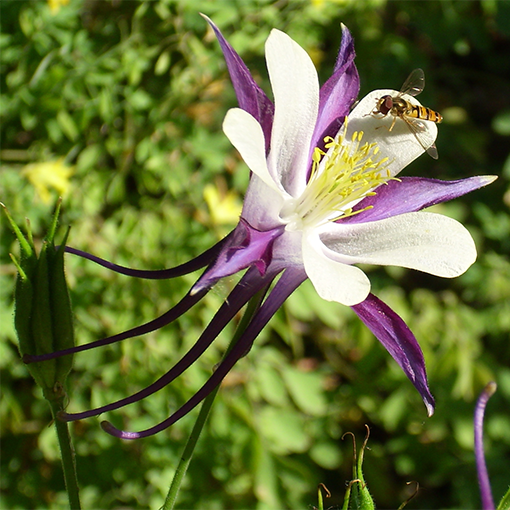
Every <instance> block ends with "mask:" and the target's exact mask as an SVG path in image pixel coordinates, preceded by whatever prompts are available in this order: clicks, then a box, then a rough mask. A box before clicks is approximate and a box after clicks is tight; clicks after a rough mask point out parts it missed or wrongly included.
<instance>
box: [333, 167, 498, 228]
mask: <svg viewBox="0 0 510 510" xmlns="http://www.w3.org/2000/svg"><path fill="white" fill-rule="evenodd" d="M493 180H494V178H493V177H490V176H478V177H469V178H467V179H460V180H458V181H440V180H439V179H427V178H424V177H399V178H398V179H397V180H391V181H388V182H387V183H386V184H382V185H381V186H379V187H378V188H377V189H376V191H375V192H376V194H375V195H373V196H370V197H367V198H365V199H364V200H362V201H361V202H359V203H358V204H356V206H355V207H353V211H359V210H360V209H363V208H365V207H371V208H370V209H367V210H366V211H363V212H361V213H359V214H355V215H354V216H349V217H348V218H345V219H342V220H340V221H339V222H341V223H365V222H367V221H377V220H383V219H385V218H389V217H391V216H396V215H397V214H404V213H409V212H415V211H421V210H422V209H424V208H425V207H430V206H432V205H435V204H439V203H441V202H446V201H447V200H452V199H454V198H457V197H460V196H462V195H465V194H466V193H469V192H471V191H474V190H476V189H479V188H482V187H483V186H487V184H490V183H491V182H492V181H493Z"/></svg>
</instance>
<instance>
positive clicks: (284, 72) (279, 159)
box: [266, 30, 319, 197]
mask: <svg viewBox="0 0 510 510" xmlns="http://www.w3.org/2000/svg"><path fill="white" fill-rule="evenodd" d="M266 61H267V68H268V71H269V78H270V80H271V86H272V89H273V95H274V102H275V114H274V121H273V130H272V133H271V150H270V153H269V161H268V165H269V168H270V171H271V172H272V173H273V175H275V176H277V178H278V180H279V181H280V182H281V184H282V186H283V187H284V189H285V190H286V191H287V192H288V193H289V194H290V195H292V196H294V197H295V196H298V195H299V194H300V193H301V192H302V190H303V188H304V187H305V185H306V182H305V181H306V172H307V169H308V166H309V161H308V155H309V152H310V144H311V140H312V135H313V131H314V128H315V122H316V120H317V113H318V105H319V79H318V77H317V72H316V70H315V67H314V65H313V63H312V61H311V59H310V57H309V56H308V54H307V53H306V52H305V51H304V50H303V48H301V46H299V45H298V44H297V43H296V42H294V41H293V40H292V39H291V38H290V37H289V36H288V35H286V34H284V33H283V32H280V31H279V30H272V31H271V34H270V36H269V38H268V39H267V41H266Z"/></svg>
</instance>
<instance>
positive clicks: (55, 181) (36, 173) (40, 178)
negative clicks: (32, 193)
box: [21, 158, 74, 204]
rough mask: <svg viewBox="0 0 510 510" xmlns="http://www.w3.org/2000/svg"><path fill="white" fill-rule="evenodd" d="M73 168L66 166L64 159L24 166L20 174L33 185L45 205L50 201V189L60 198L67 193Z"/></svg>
mask: <svg viewBox="0 0 510 510" xmlns="http://www.w3.org/2000/svg"><path fill="white" fill-rule="evenodd" d="M73 171H74V167H72V166H67V165H66V164H65V163H64V158H59V159H57V160H54V161H46V162H44V163H30V164H29V165H25V166H24V167H23V170H22V171H21V173H22V174H23V175H24V176H25V177H26V178H27V179H28V180H29V181H30V182H31V183H32V184H33V186H34V187H35V189H36V191H37V193H38V195H39V197H40V198H41V200H42V201H43V202H44V203H45V204H47V203H48V202H49V201H50V200H51V193H50V188H53V189H55V190H56V191H57V192H58V194H59V195H60V196H63V195H65V194H66V193H67V191H68V189H69V186H70V184H71V183H70V182H69V178H70V177H71V175H72V173H73Z"/></svg>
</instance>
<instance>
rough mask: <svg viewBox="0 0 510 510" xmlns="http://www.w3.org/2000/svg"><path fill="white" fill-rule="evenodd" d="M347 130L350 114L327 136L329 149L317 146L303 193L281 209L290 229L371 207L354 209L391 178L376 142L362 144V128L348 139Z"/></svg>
mask: <svg viewBox="0 0 510 510" xmlns="http://www.w3.org/2000/svg"><path fill="white" fill-rule="evenodd" d="M346 130H347V118H346V119H345V123H344V127H343V129H342V130H341V131H340V132H339V134H338V135H337V137H336V138H331V137H330V136H328V137H326V138H325V139H324V142H325V149H326V151H327V152H325V151H323V150H321V149H319V148H318V147H316V148H315V150H314V153H313V155H312V171H311V174H310V179H309V180H308V183H307V185H306V188H305V189H304V191H303V193H302V194H301V196H300V197H298V198H292V199H290V200H288V201H287V202H286V203H285V205H284V206H283V208H282V210H281V212H280V218H281V219H282V220H283V221H284V222H286V223H287V226H286V229H287V230H290V231H295V230H303V229H306V228H308V227H318V226H321V225H323V224H325V223H327V222H329V221H336V220H338V219H340V218H345V217H347V216H353V215H354V214H358V213H360V212H362V211H364V210H366V209H369V208H370V206H369V207H366V208H364V209H359V210H357V211H353V210H352V208H353V207H354V206H355V205H356V204H357V203H358V202H359V201H360V200H361V199H363V198H365V197H367V196H371V195H375V192H374V191H372V190H373V189H374V188H376V187H377V186H379V185H380V184H384V183H386V182H388V181H389V180H390V179H392V177H391V175H390V173H389V170H388V166H387V162H388V158H379V157H378V156H377V154H378V152H379V147H378V146H377V143H375V142H374V143H370V144H369V143H364V144H363V145H362V144H361V140H362V138H363V131H359V132H358V131H356V132H354V133H353V135H352V138H351V140H350V141H346V140H345V134H346Z"/></svg>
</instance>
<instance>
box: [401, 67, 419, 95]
mask: <svg viewBox="0 0 510 510" xmlns="http://www.w3.org/2000/svg"><path fill="white" fill-rule="evenodd" d="M424 88H425V73H424V72H423V69H419V68H418V69H415V70H414V71H413V72H412V73H411V74H410V75H409V76H408V77H407V80H406V81H405V82H404V85H402V88H401V89H400V93H399V95H402V94H409V95H410V96H413V97H414V96H417V95H418V94H419V93H420V92H422V91H423V89H424Z"/></svg>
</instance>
